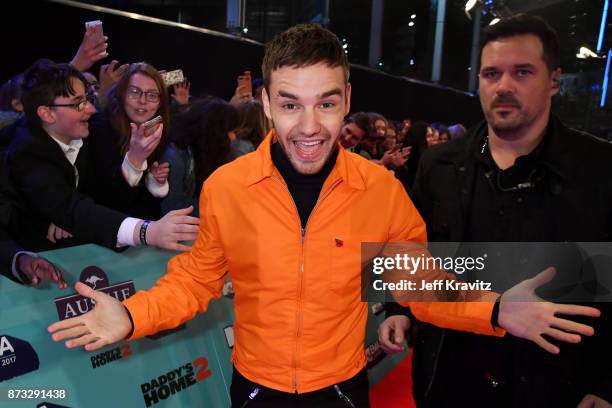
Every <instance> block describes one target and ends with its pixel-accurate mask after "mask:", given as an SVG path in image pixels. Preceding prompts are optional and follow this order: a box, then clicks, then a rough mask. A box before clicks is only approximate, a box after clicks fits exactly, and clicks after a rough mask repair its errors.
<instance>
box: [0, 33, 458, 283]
mask: <svg viewBox="0 0 612 408" xmlns="http://www.w3.org/2000/svg"><path fill="white" fill-rule="evenodd" d="M107 46H108V38H107V37H104V38H103V39H99V38H98V39H95V37H94V36H92V33H91V32H90V29H88V30H87V31H86V33H85V35H84V37H83V41H82V43H81V45H80V47H79V49H78V51H77V53H76V55H75V57H74V58H73V59H72V61H70V63H56V62H53V61H50V60H38V61H36V62H35V63H34V64H33V65H32V66H31V67H30V68H28V69H27V70H25V71H24V72H22V73H19V74H17V75H15V76H14V77H13V78H11V79H10V80H8V81H7V82H6V83H4V84H3V85H2V86H1V87H0V150H1V151H2V163H3V167H2V169H1V171H2V172H3V173H4V174H3V180H4V181H3V184H4V185H3V190H6V192H7V193H5V194H3V197H2V198H3V200H5V197H9V198H10V200H9V201H10V206H11V208H12V215H11V217H10V218H9V217H6V218H5V220H3V223H2V225H1V226H0V227H1V230H2V236H1V237H0V238H1V239H2V240H5V241H11V242H14V243H15V244H17V247H16V248H19V249H22V247H25V248H26V249H27V250H29V251H42V250H49V249H56V248H62V247H66V246H73V245H78V244H83V243H90V242H94V243H97V244H100V245H105V246H107V247H111V248H114V249H121V248H123V247H126V246H129V245H137V244H148V245H157V246H159V247H162V248H167V249H175V250H185V249H187V248H188V247H186V246H184V245H182V244H181V243H179V241H181V240H190V239H195V237H196V234H197V223H198V222H199V221H198V220H197V219H196V218H195V217H197V216H198V202H199V193H200V190H201V187H202V184H203V182H204V180H206V178H207V177H208V176H210V175H211V174H212V173H213V172H214V171H215V170H216V169H217V168H218V167H220V166H222V165H223V164H225V163H228V162H229V161H231V160H235V159H237V158H238V157H240V156H242V155H244V154H247V153H249V152H252V151H255V149H257V147H258V146H259V144H260V143H261V142H262V141H263V140H264V138H265V137H266V135H267V134H268V133H269V132H270V130H271V129H272V127H273V125H272V123H271V122H270V121H269V120H268V119H267V118H266V115H265V113H264V108H263V105H262V102H261V91H262V89H263V81H262V80H261V79H260V78H254V79H252V80H251V81H250V83H245V81H244V78H245V77H244V76H240V77H239V81H238V86H237V87H236V89H235V92H234V95H233V97H232V98H231V99H230V100H229V101H225V100H223V99H220V98H217V97H213V96H208V95H207V96H201V97H193V96H192V95H190V83H189V82H188V81H187V80H185V81H184V82H183V83H179V84H175V85H172V86H169V87H168V86H166V84H165V83H164V79H163V77H162V74H163V71H161V72H160V71H158V70H157V69H156V68H155V67H153V66H152V65H150V64H148V63H146V62H136V63H131V64H123V65H120V64H119V63H118V62H117V61H116V60H112V61H111V62H109V63H108V64H104V65H102V66H101V68H100V70H99V73H98V76H97V77H96V75H94V74H93V73H92V72H90V71H88V70H90V69H91V68H92V67H93V66H94V65H95V64H96V63H97V62H98V61H101V60H103V59H106V58H107V57H108V56H109V55H108V53H107V51H106V49H107ZM246 74H248V78H249V80H250V79H251V78H250V72H246ZM249 85H250V86H249ZM81 86H82V90H81ZM65 102H72V103H65ZM158 116H159V117H161V120H160V121H159V123H157V124H156V125H154V126H152V127H148V126H145V125H144V124H145V123H146V122H148V121H150V120H151V119H153V118H156V117H158ZM79 133H80V134H79ZM464 133H465V128H464V127H463V126H462V125H454V126H451V127H446V126H444V125H442V124H439V123H432V124H427V123H424V122H415V123H412V121H411V120H408V119H406V120H404V121H403V122H396V121H393V120H390V119H389V118H386V117H384V116H383V115H381V114H380V113H375V112H369V113H364V112H356V113H353V114H351V115H349V116H348V117H347V118H346V122H345V124H344V126H343V128H342V134H341V137H340V142H341V144H342V146H343V147H344V148H346V149H348V150H350V151H352V152H354V153H356V154H359V155H361V156H363V157H364V158H365V159H367V160H371V161H373V162H375V163H377V164H379V165H381V166H385V167H386V168H387V169H389V171H392V172H394V173H395V175H396V177H397V178H398V179H400V180H401V181H402V183H403V184H404V186H405V187H406V189H407V190H409V187H410V185H411V184H412V182H413V179H414V174H415V172H416V169H417V165H418V161H419V158H420V155H421V154H422V152H423V150H425V149H427V148H429V147H431V146H432V145H435V144H438V143H444V142H446V141H448V140H450V139H452V138H456V137H460V136H461V135H462V134H464ZM41 138H42V139H46V142H47V143H42V144H41V143H40V139H41ZM50 141H51V142H50ZM49 142H50V143H49ZM62 155H63V156H64V157H61V156H62ZM58 156H60V157H58ZM65 159H67V160H65ZM66 166H72V168H73V170H72V172H73V174H72V172H68V173H66ZM55 173H57V174H55ZM56 176H57V177H56ZM146 220H158V222H153V223H150V224H151V225H150V226H149V221H146ZM98 223H99V225H98ZM100 228H103V229H104V230H105V231H104V232H100V231H98V230H97V229H100ZM122 237H123V238H122ZM24 255H28V256H29V257H31V258H32V259H35V258H36V254H35V253H33V252H26V251H19V252H17V254H16V255H15V256H14V259H13V258H9V259H8V261H9V263H11V264H12V266H13V275H12V276H9V277H11V278H16V280H18V281H20V280H21V281H31V280H32V278H35V277H33V276H30V279H27V277H26V278H24V276H23V275H20V274H19V271H18V269H19V268H18V267H15V265H16V263H15V260H16V259H18V258H20V257H23V256H24ZM3 269H5V268H4V266H3ZM20 278H23V279H20Z"/></svg>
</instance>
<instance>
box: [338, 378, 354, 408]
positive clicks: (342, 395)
mask: <svg viewBox="0 0 612 408" xmlns="http://www.w3.org/2000/svg"><path fill="white" fill-rule="evenodd" d="M334 390H336V394H338V398H340V399H341V400H342V401H344V402H345V403H346V405H347V406H349V407H351V408H355V404H353V401H351V399H350V398H349V397H348V395H346V394H345V393H343V392H342V390H341V389H340V387H339V386H338V384H334Z"/></svg>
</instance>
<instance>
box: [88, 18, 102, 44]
mask: <svg viewBox="0 0 612 408" xmlns="http://www.w3.org/2000/svg"><path fill="white" fill-rule="evenodd" d="M89 28H91V31H92V34H91V37H90V41H91V42H92V43H98V42H101V41H104V32H103V31H102V21H100V20H94V21H87V22H85V30H87V29H89Z"/></svg>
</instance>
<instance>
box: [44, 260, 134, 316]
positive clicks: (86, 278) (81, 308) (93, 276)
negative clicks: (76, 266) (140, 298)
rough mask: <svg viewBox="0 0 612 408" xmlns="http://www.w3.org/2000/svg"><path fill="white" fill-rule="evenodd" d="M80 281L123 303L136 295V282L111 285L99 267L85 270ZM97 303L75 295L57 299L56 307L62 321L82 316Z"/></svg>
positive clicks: (130, 281)
mask: <svg viewBox="0 0 612 408" xmlns="http://www.w3.org/2000/svg"><path fill="white" fill-rule="evenodd" d="M79 281H81V282H83V283H84V284H86V285H88V286H89V287H91V288H92V289H95V290H99V291H100V292H104V293H106V294H107V295H110V296H112V297H114V298H115V299H117V300H118V301H120V302H123V301H124V300H125V299H127V298H129V297H130V296H132V295H133V294H134V293H136V289H135V288H134V281H133V280H129V281H125V282H120V283H115V284H114V285H110V284H109V282H108V277H107V276H106V273H105V272H104V271H103V270H102V269H100V268H98V267H97V266H88V267H87V268H85V269H83V271H82V272H81V276H80V277H79ZM95 303H96V302H95V301H93V300H92V299H89V298H86V297H84V296H81V295H79V294H78V293H75V294H74V295H69V296H63V297H59V298H55V307H56V308H57V315H58V317H59V319H60V320H66V319H70V318H71V317H76V316H80V315H82V314H85V313H87V312H89V311H90V310H91V309H93V307H94V305H95Z"/></svg>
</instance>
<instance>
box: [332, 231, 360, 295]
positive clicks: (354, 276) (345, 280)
mask: <svg viewBox="0 0 612 408" xmlns="http://www.w3.org/2000/svg"><path fill="white" fill-rule="evenodd" d="M367 242H369V241H368V238H367V237H365V236H361V235H341V236H337V237H333V238H332V239H331V242H330V243H329V245H330V247H331V250H330V256H331V262H330V265H331V268H330V275H331V278H330V289H331V291H332V292H334V293H336V294H343V295H348V296H355V294H357V295H358V296H361V288H362V284H363V283H364V282H363V281H362V278H363V277H364V273H366V274H367V262H365V261H366V260H365V259H363V260H362V243H367ZM362 271H363V273H362ZM366 277H367V276H366ZM366 283H367V282H366Z"/></svg>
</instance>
